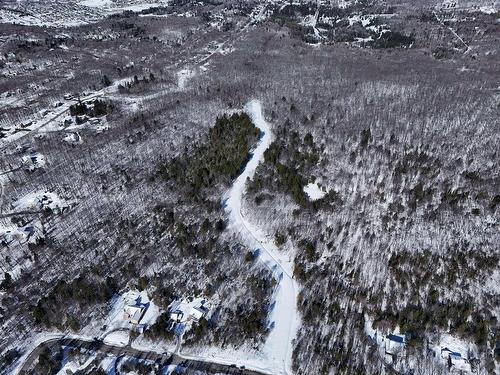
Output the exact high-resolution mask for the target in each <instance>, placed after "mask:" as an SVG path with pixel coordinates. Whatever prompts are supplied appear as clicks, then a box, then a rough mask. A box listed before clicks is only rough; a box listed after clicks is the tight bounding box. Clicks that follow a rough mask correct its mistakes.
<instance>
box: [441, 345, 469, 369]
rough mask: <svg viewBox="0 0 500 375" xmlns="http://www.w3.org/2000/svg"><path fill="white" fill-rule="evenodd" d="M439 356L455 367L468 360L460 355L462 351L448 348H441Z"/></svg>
mask: <svg viewBox="0 0 500 375" xmlns="http://www.w3.org/2000/svg"><path fill="white" fill-rule="evenodd" d="M441 357H442V358H443V359H445V360H447V361H448V364H449V365H453V366H456V367H462V365H464V364H466V363H467V362H468V361H467V359H466V358H465V357H463V356H462V353H460V352H456V351H452V350H450V349H448V348H442V349H441Z"/></svg>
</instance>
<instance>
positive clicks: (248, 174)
mask: <svg viewBox="0 0 500 375" xmlns="http://www.w3.org/2000/svg"><path fill="white" fill-rule="evenodd" d="M245 111H246V112H247V113H248V114H249V116H250V117H251V119H252V121H253V123H254V125H255V126H256V127H257V128H259V129H260V131H261V132H262V133H263V136H262V138H261V140H260V142H259V144H258V145H257V148H256V149H255V150H254V151H253V155H252V158H251V159H250V161H249V162H248V163H247V165H246V167H245V169H244V171H243V172H242V173H241V175H240V176H239V177H238V178H237V179H236V180H235V181H234V184H233V186H232V187H231V189H230V190H229V192H228V193H227V195H226V196H225V204H226V206H225V208H226V211H227V212H228V213H229V228H230V229H231V230H234V231H236V232H238V233H239V234H240V236H241V237H242V238H243V240H244V241H245V242H246V244H247V245H248V246H250V247H251V248H252V249H260V250H261V251H260V255H259V259H260V261H262V262H263V263H264V264H265V265H266V266H267V267H268V268H269V269H270V270H271V271H272V272H273V273H274V275H275V276H276V279H277V280H278V282H279V283H278V286H277V290H276V293H275V296H274V298H275V301H274V308H273V310H272V312H271V316H270V322H271V323H270V324H271V327H272V329H271V332H270V334H269V336H268V338H267V340H266V342H265V344H264V347H263V350H262V355H258V356H253V358H252V356H248V353H238V354H236V353H234V355H231V356H229V357H228V358H229V359H230V360H231V361H232V362H235V358H239V359H240V360H239V361H238V362H239V363H238V364H239V365H245V364H246V363H247V362H248V363H249V364H250V365H252V366H253V367H257V368H261V369H265V370H267V371H269V372H271V373H273V374H289V373H291V372H292V371H291V362H292V351H293V348H292V340H294V338H295V335H296V332H297V329H298V326H299V316H298V312H297V294H298V285H297V283H296V282H295V280H294V279H293V276H292V275H293V258H292V257H291V256H290V255H291V254H289V253H282V252H280V251H279V250H278V248H277V247H276V245H275V244H274V242H273V240H272V239H271V237H268V236H267V234H266V233H265V232H264V231H262V230H261V229H260V228H257V227H255V226H254V225H252V224H251V222H250V221H249V220H248V219H247V218H246V217H244V216H243V214H242V198H243V194H244V191H245V186H246V181H247V178H250V179H251V178H253V176H254V174H255V170H256V168H257V166H258V165H259V163H260V162H261V161H262V160H263V158H264V151H265V150H266V149H267V148H268V147H269V146H270V144H271V142H272V141H273V138H274V136H273V133H272V130H271V125H270V124H269V123H268V122H266V120H265V119H264V116H263V114H262V107H261V104H260V102H259V101H257V100H252V101H251V102H249V103H248V104H247V105H246V107H245ZM227 354H229V353H220V354H219V355H218V356H217V357H218V358H219V359H220V358H222V357H224V356H227ZM213 355H214V357H215V354H213Z"/></svg>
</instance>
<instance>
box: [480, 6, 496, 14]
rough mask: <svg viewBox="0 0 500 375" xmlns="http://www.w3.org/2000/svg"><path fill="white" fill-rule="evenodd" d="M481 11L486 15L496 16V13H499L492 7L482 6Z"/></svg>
mask: <svg viewBox="0 0 500 375" xmlns="http://www.w3.org/2000/svg"><path fill="white" fill-rule="evenodd" d="M479 10H480V11H481V12H483V13H486V14H495V13H497V10H496V9H495V7H494V6H492V5H486V6H482V7H480V8H479Z"/></svg>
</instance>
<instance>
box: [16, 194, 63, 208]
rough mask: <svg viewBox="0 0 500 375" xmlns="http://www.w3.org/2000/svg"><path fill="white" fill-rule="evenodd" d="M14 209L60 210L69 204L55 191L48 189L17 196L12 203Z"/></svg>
mask: <svg viewBox="0 0 500 375" xmlns="http://www.w3.org/2000/svg"><path fill="white" fill-rule="evenodd" d="M13 207H14V210H17V211H24V210H46V209H48V210H51V211H53V212H60V211H62V210H64V209H65V208H68V207H69V204H68V203H67V202H66V201H65V200H64V199H61V198H60V197H59V196H58V195H57V194H56V193H52V192H48V191H37V192H34V193H30V194H27V195H25V196H23V197H22V198H19V199H18V200H17V201H16V202H15V203H14V204H13Z"/></svg>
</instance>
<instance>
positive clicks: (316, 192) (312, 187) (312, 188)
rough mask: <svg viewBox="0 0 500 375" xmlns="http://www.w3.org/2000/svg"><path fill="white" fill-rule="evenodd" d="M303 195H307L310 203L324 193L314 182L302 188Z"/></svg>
mask: <svg viewBox="0 0 500 375" xmlns="http://www.w3.org/2000/svg"><path fill="white" fill-rule="evenodd" d="M303 190H304V193H306V194H307V196H308V197H309V200H310V201H316V200H318V199H321V198H323V197H324V196H325V195H326V191H324V190H323V189H321V188H320V187H319V185H318V183H316V182H310V183H308V184H307V185H306V186H304V188H303Z"/></svg>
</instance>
